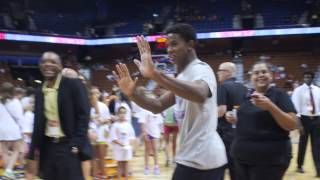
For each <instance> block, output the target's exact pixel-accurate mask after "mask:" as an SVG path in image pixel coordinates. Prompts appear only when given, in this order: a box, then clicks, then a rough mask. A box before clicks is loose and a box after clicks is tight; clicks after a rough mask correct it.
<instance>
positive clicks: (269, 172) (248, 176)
mask: <svg viewBox="0 0 320 180" xmlns="http://www.w3.org/2000/svg"><path fill="white" fill-rule="evenodd" d="M234 163H235V167H236V176H237V179H238V180H282V177H283V176H284V174H285V172H286V170H287V169H288V167H289V163H288V164H285V165H248V164H243V163H240V162H239V161H237V160H235V161H234Z"/></svg>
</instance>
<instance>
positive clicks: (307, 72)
mask: <svg viewBox="0 0 320 180" xmlns="http://www.w3.org/2000/svg"><path fill="white" fill-rule="evenodd" d="M305 75H310V76H311V78H312V79H313V78H314V76H315V75H314V72H312V71H305V72H304V73H303V76H305Z"/></svg>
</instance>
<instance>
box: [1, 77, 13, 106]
mask: <svg viewBox="0 0 320 180" xmlns="http://www.w3.org/2000/svg"><path fill="white" fill-rule="evenodd" d="M13 91H14V85H13V84H12V83H10V82H4V83H2V84H1V86H0V93H1V95H2V99H1V101H2V103H4V102H5V101H6V100H7V99H10V98H12V97H13Z"/></svg>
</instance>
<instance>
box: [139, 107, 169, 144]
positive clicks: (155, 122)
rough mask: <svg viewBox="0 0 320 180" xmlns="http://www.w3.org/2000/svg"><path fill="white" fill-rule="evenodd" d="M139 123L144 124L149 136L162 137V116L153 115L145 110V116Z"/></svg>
mask: <svg viewBox="0 0 320 180" xmlns="http://www.w3.org/2000/svg"><path fill="white" fill-rule="evenodd" d="M138 122H139V123H142V124H144V127H145V131H146V133H147V134H148V135H150V136H152V137H154V138H160V137H161V124H162V123H163V117H162V116H161V114H153V113H152V112H150V111H147V110H143V115H142V116H141V117H140V118H139V121H138Z"/></svg>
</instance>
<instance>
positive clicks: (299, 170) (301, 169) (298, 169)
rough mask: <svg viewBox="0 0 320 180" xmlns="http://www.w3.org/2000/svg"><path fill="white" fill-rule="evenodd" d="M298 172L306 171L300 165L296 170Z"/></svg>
mask: <svg viewBox="0 0 320 180" xmlns="http://www.w3.org/2000/svg"><path fill="white" fill-rule="evenodd" d="M296 172H298V173H304V170H303V168H302V167H298V168H297V170H296Z"/></svg>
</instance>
